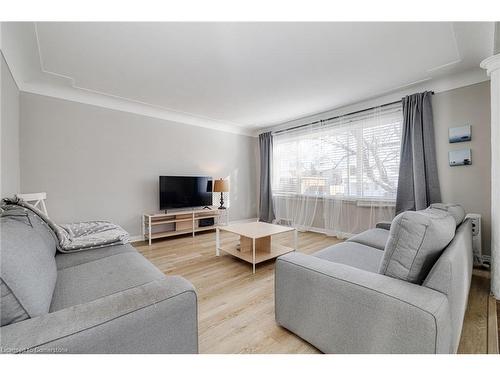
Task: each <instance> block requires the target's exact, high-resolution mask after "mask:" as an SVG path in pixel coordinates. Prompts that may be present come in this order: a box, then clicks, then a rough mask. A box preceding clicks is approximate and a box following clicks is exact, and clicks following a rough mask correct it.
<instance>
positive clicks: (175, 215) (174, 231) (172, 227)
mask: <svg viewBox="0 0 500 375" xmlns="http://www.w3.org/2000/svg"><path fill="white" fill-rule="evenodd" d="M221 211H222V210H219V209H218V208H216V207H210V209H206V208H204V209H194V210H178V211H167V212H166V213H156V214H143V215H142V236H143V238H144V241H148V242H149V245H150V246H151V240H154V239H157V238H164V237H171V236H177V235H180V234H189V233H190V234H192V236H193V237H194V236H195V233H197V232H204V231H207V230H213V229H215V228H216V227H217V225H218V224H219V219H220V216H221ZM209 218H213V219H214V225H210V226H205V227H200V219H209ZM160 226H163V227H164V228H162V229H161V230H159V231H153V228H155V227H157V228H160ZM165 227H166V228H165Z"/></svg>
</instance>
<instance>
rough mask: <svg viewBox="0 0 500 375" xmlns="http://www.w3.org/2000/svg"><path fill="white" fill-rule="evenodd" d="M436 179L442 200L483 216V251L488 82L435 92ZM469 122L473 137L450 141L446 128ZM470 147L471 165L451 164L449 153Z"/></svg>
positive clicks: (486, 245)
mask: <svg viewBox="0 0 500 375" xmlns="http://www.w3.org/2000/svg"><path fill="white" fill-rule="evenodd" d="M432 110H433V114H434V132H435V136H436V154H437V164H438V174H439V182H440V184H441V195H442V200H443V202H453V203H460V204H461V205H463V206H464V208H465V210H466V211H467V212H473V213H478V214H481V215H482V219H483V222H482V229H483V233H482V241H483V253H484V254H490V250H491V249H490V243H491V242H490V241H491V142H490V139H491V132H490V130H491V121H490V115H491V108H490V81H486V82H482V83H478V84H475V85H471V86H466V87H461V88H458V89H455V90H450V91H445V92H441V93H437V94H435V95H434V97H433V99H432ZM468 124H470V125H472V140H471V141H470V142H461V143H453V144H450V143H449V142H448V129H449V128H451V127H455V126H462V125H468ZM464 148H470V149H471V152H472V165H467V166H459V167H450V166H449V162H448V152H449V151H451V150H459V149H464Z"/></svg>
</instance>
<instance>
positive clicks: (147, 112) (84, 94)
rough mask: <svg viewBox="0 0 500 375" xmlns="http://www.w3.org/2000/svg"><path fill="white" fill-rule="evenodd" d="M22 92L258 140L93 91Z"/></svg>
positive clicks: (42, 87) (28, 85)
mask: <svg viewBox="0 0 500 375" xmlns="http://www.w3.org/2000/svg"><path fill="white" fill-rule="evenodd" d="M19 90H20V91H22V92H26V93H30V94H36V95H42V96H48V97H51V98H57V99H61V100H67V101H71V102H76V103H81V104H88V105H93V106H96V107H101V108H107V109H110V110H115V111H121V112H128V113H133V114H136V115H141V116H146V117H153V118H157V119H161V120H166V121H171V122H175V123H182V124H186V125H190V126H198V127H202V128H207V129H212V130H216V131H222V132H226V133H232V134H238V135H245V136H251V137H255V134H254V132H253V131H252V130H251V129H247V128H244V127H241V126H239V125H235V124H233V123H227V122H223V121H218V120H213V119H207V118H203V117H199V116H195V115H191V114H186V113H182V112H176V111H171V110H166V109H164V108H161V107H156V106H153V105H149V104H146V103H141V102H136V101H132V100H127V99H123V98H120V97H115V96H112V95H108V94H101V93H97V92H93V91H90V90H85V89H80V88H74V87H65V86H59V85H53V84H51V83H44V82H23V83H22V84H21V85H20V86H19Z"/></svg>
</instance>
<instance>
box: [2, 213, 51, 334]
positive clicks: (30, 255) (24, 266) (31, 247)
mask: <svg viewBox="0 0 500 375" xmlns="http://www.w3.org/2000/svg"><path fill="white" fill-rule="evenodd" d="M36 225H37V224H36V222H34V221H33V220H31V218H30V217H29V216H28V215H27V214H26V213H22V212H19V214H18V215H8V216H3V215H2V218H1V229H0V230H1V234H2V235H1V243H0V261H1V264H0V279H1V281H2V283H3V284H4V285H2V318H1V324H2V326H3V325H5V324H9V322H10V323H12V322H14V321H19V320H23V319H26V318H28V317H29V318H32V317H35V316H39V315H43V314H46V313H48V312H49V307H50V303H51V300H52V294H53V292H54V286H55V284H56V278H57V269H56V262H55V259H54V252H55V246H54V242H53V241H51V240H50V237H49V236H45V237H44V235H43V232H42V233H41V234H40V233H38V232H37V231H36V230H35V229H34V228H33V227H34V226H35V227H36ZM4 304H5V305H4ZM4 313H5V314H6V315H5V316H4ZM12 314H14V315H12Z"/></svg>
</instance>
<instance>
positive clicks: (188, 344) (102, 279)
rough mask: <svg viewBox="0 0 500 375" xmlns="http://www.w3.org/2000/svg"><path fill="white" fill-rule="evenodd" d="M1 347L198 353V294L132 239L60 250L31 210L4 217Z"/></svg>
mask: <svg viewBox="0 0 500 375" xmlns="http://www.w3.org/2000/svg"><path fill="white" fill-rule="evenodd" d="M1 220H2V222H1V254H0V260H1V280H0V281H1V320H2V326H1V328H0V351H1V352H2V353H33V352H34V353H197V352H198V324H197V297H196V293H195V291H194V289H193V286H192V285H191V284H190V283H189V282H188V281H186V280H185V279H183V278H181V277H175V276H173V277H169V276H165V275H164V274H163V273H162V272H161V271H160V270H158V269H157V268H156V267H154V266H153V265H152V264H151V263H150V262H149V261H147V260H146V259H145V258H144V257H143V256H142V255H141V254H139V253H138V252H137V251H136V250H135V249H134V248H133V247H132V246H131V245H129V244H127V245H117V246H109V247H104V248H101V249H95V250H88V251H81V252H75V253H66V254H63V253H58V252H56V246H55V242H54V238H53V236H52V234H51V232H50V231H49V229H48V228H47V227H46V226H45V224H44V223H43V222H41V221H40V220H37V217H36V216H34V215H32V214H26V215H19V217H2V219H1Z"/></svg>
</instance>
